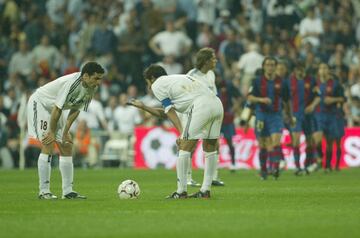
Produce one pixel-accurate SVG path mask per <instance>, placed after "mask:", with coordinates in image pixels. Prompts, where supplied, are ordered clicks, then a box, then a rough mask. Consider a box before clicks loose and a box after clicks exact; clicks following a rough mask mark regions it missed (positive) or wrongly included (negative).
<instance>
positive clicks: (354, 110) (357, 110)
mask: <svg viewBox="0 0 360 238" xmlns="http://www.w3.org/2000/svg"><path fill="white" fill-rule="evenodd" d="M350 112H351V114H350V115H351V121H352V124H353V126H360V97H357V96H355V97H353V98H352V104H351V107H350Z"/></svg>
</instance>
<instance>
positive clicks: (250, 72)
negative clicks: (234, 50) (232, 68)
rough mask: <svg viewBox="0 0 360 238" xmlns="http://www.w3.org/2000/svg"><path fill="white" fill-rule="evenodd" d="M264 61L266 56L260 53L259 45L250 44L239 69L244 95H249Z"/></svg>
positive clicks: (239, 63) (240, 61)
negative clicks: (256, 74) (251, 84)
mask: <svg viewBox="0 0 360 238" xmlns="http://www.w3.org/2000/svg"><path fill="white" fill-rule="evenodd" d="M263 60H264V56H263V55H262V54H260V53H259V46H258V45H257V44H250V45H249V46H248V51H247V53H245V54H243V55H241V57H240V59H239V62H238V65H237V67H238V70H239V71H240V79H241V82H242V84H241V87H242V88H241V90H240V92H241V94H242V95H247V92H248V89H249V86H250V83H251V81H252V80H253V79H254V77H255V72H256V70H258V69H260V68H261V65H262V62H263Z"/></svg>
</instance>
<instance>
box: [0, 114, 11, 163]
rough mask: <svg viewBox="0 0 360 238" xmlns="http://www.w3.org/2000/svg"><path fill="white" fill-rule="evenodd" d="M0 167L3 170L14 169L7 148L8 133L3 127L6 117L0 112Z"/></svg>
mask: <svg viewBox="0 0 360 238" xmlns="http://www.w3.org/2000/svg"><path fill="white" fill-rule="evenodd" d="M0 123H1V124H0V166H1V167H2V168H4V169H12V168H13V167H14V161H13V157H12V155H11V152H10V150H9V148H8V132H7V128H6V126H5V123H6V117H5V115H4V114H2V113H1V112H0Z"/></svg>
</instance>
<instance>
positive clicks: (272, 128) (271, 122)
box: [265, 114, 284, 179]
mask: <svg viewBox="0 0 360 238" xmlns="http://www.w3.org/2000/svg"><path fill="white" fill-rule="evenodd" d="M265 122H266V123H265V128H267V130H268V131H269V133H270V138H271V147H272V151H271V152H270V154H269V157H270V162H271V163H272V165H273V170H272V174H273V176H274V178H275V179H277V178H278V177H279V175H280V169H279V164H280V160H282V159H284V155H283V152H282V148H281V141H280V140H281V135H282V129H283V128H284V124H283V120H282V116H281V114H276V115H269V116H267V118H266V120H265Z"/></svg>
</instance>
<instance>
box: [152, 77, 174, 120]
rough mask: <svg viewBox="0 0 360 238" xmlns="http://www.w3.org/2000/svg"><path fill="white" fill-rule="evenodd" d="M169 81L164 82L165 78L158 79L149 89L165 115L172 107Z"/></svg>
mask: <svg viewBox="0 0 360 238" xmlns="http://www.w3.org/2000/svg"><path fill="white" fill-rule="evenodd" d="M169 83H170V82H169V80H166V78H165V77H160V78H158V79H157V80H156V82H155V83H153V84H152V86H151V89H152V91H153V93H154V95H155V97H156V98H157V99H158V100H159V101H160V102H161V104H162V105H163V107H164V110H165V113H167V112H168V111H169V110H170V109H171V108H172V107H174V105H173V103H172V102H171V99H170V94H169V90H170V85H169Z"/></svg>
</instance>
